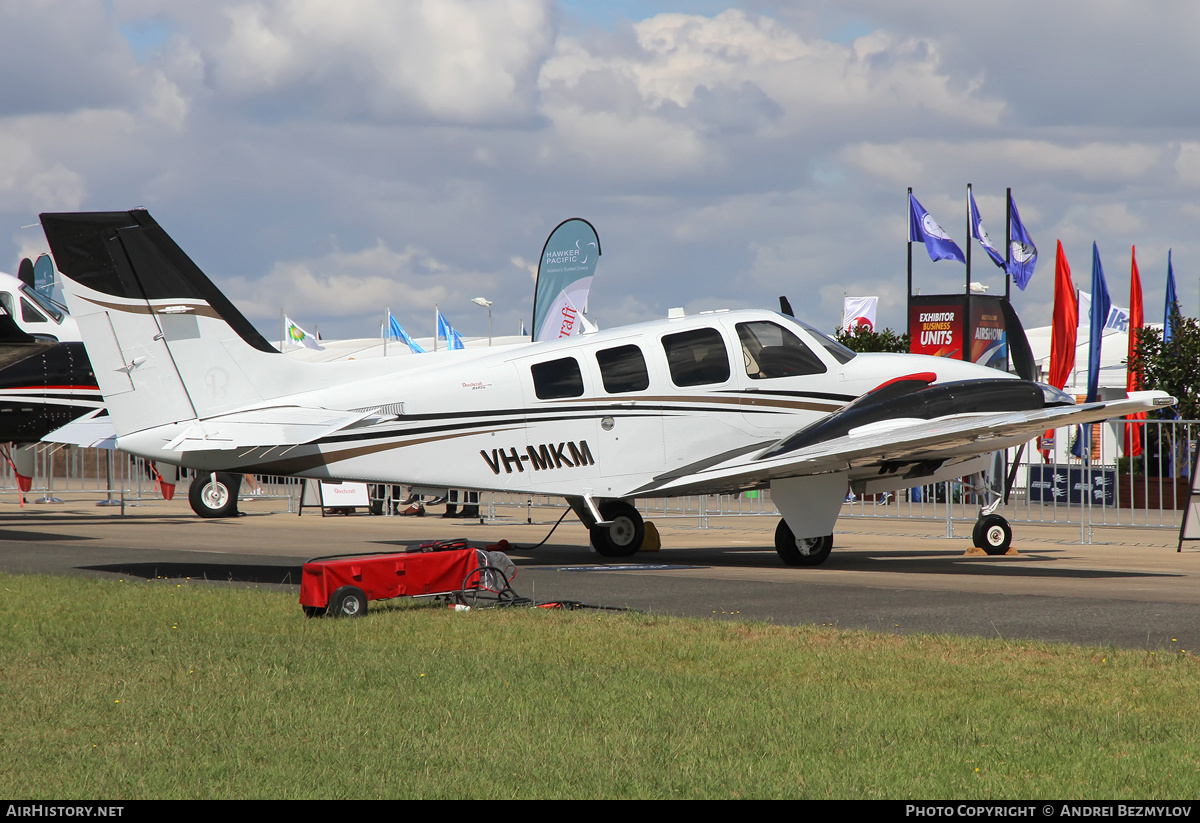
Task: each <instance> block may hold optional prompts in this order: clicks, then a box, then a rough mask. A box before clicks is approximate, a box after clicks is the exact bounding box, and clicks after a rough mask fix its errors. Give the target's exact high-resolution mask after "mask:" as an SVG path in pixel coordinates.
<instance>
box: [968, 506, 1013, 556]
mask: <svg viewBox="0 0 1200 823" xmlns="http://www.w3.org/2000/svg"><path fill="white" fill-rule="evenodd" d="M1012 537H1013V532H1012V526H1010V525H1008V521H1007V520H1005V519H1004V518H1003V517H1001V516H1000V515H998V514H988V515H984V516H983V517H981V518H979V520H977V521H976V522H975V528H974V529H972V530H971V538H972V542H974V544H975V545H976V546H977V547H978V548H980V549H983V550H984V551H985V552H987V553H988V554H1004V553H1006V552H1007V551H1008V547H1009V546H1011V545H1012Z"/></svg>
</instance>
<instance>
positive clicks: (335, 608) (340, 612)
mask: <svg viewBox="0 0 1200 823" xmlns="http://www.w3.org/2000/svg"><path fill="white" fill-rule="evenodd" d="M327 613H328V614H329V616H330V617H362V616H363V615H364V614H366V613H367V595H366V593H365V592H364V591H363V590H362V589H360V588H359V587H358V586H342V587H341V588H340V589H338V590H337V591H335V592H334V593H333V595H332V596H331V597H330V598H329V610H328V612H327Z"/></svg>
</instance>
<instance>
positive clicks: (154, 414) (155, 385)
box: [41, 209, 297, 436]
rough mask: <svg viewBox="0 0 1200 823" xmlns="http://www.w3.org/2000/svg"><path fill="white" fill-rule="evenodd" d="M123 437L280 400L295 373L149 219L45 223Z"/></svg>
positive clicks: (96, 216)
mask: <svg viewBox="0 0 1200 823" xmlns="http://www.w3.org/2000/svg"><path fill="white" fill-rule="evenodd" d="M41 220H42V227H43V229H44V230H45V232H46V239H47V240H48V241H49V243H50V249H51V252H52V253H53V255H54V261H55V264H56V265H57V266H58V270H59V271H60V272H61V273H62V275H63V288H64V293H65V295H66V299H67V305H68V306H69V308H70V310H71V314H72V315H73V316H74V317H75V319H76V320H77V321H78V323H79V330H80V333H81V335H82V336H83V340H84V343H85V344H86V346H87V351H88V357H89V358H90V359H91V361H92V367H93V371H94V372H95V375H96V380H97V382H98V383H99V386H100V390H101V392H102V393H103V395H104V398H105V401H106V403H107V404H108V408H109V413H110V414H111V416H112V419H113V424H114V427H115V428H116V432H117V435H118V436H121V435H124V434H128V433H131V432H135V431H141V430H143V429H148V428H153V427H156V426H161V425H166V424H170V423H178V422H183V421H188V420H196V419H203V418H205V417H209V416H212V415H214V414H221V413H222V412H226V411H230V410H233V409H237V408H242V407H245V406H247V405H250V404H254V403H257V402H260V401H262V400H264V399H268V398H270V397H272V396H276V395H278V394H282V393H283V391H284V389H283V388H282V387H283V385H284V383H285V381H286V380H287V374H288V373H289V372H290V371H291V370H292V366H294V365H297V364H292V363H290V361H288V359H287V358H284V357H282V356H281V355H280V354H279V352H278V351H277V350H276V349H275V347H273V346H272V345H271V344H270V343H268V342H267V341H266V340H265V339H264V338H263V336H262V335H261V334H259V333H258V331H256V330H255V329H254V327H253V326H251V325H250V322H249V321H248V320H246V318H245V317H244V316H242V314H241V312H239V311H238V310H237V309H236V308H234V306H233V304H232V303H230V302H229V300H228V299H227V298H226V297H225V296H224V295H223V294H221V292H220V291H219V290H218V289H217V287H216V286H215V285H213V283H212V281H210V280H209V279H208V278H207V277H206V276H205V275H204V273H203V272H202V271H200V269H199V268H198V267H197V266H196V264H195V263H193V262H192V261H191V259H190V258H189V257H188V256H187V255H186V254H184V252H183V251H182V250H181V249H180V248H179V246H177V245H176V244H175V242H174V241H173V240H172V239H171V238H170V237H169V236H168V235H167V233H166V232H165V231H163V230H162V228H161V227H160V226H159V225H158V223H156V222H155V221H154V218H152V217H151V216H150V215H149V213H148V212H146V211H144V210H141V209H138V210H134V211H124V212H88V213H72V214H43V215H41Z"/></svg>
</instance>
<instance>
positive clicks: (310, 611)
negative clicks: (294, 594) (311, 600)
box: [302, 606, 325, 617]
mask: <svg viewBox="0 0 1200 823" xmlns="http://www.w3.org/2000/svg"><path fill="white" fill-rule="evenodd" d="M302 608H303V609H304V616H305V617H324V616H325V609H323V608H321V607H320V606H304V607H302Z"/></svg>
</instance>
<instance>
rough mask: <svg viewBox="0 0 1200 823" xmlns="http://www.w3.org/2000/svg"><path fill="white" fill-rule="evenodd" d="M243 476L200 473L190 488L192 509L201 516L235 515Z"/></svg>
mask: <svg viewBox="0 0 1200 823" xmlns="http://www.w3.org/2000/svg"><path fill="white" fill-rule="evenodd" d="M241 485H242V478H241V477H239V476H238V475H236V474H227V473H225V472H217V473H216V480H215V482H214V480H213V473H212V472H207V473H205V474H198V475H197V476H196V477H195V478H194V479H193V480H192V485H191V487H190V488H189V489H188V502H189V503H191V504H192V511H194V512H195V513H196V514H198V515H200V516H201V517H234V516H236V515H237V513H238V510H237V503H238V499H237V496H238V488H239V487H240V486H241Z"/></svg>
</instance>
